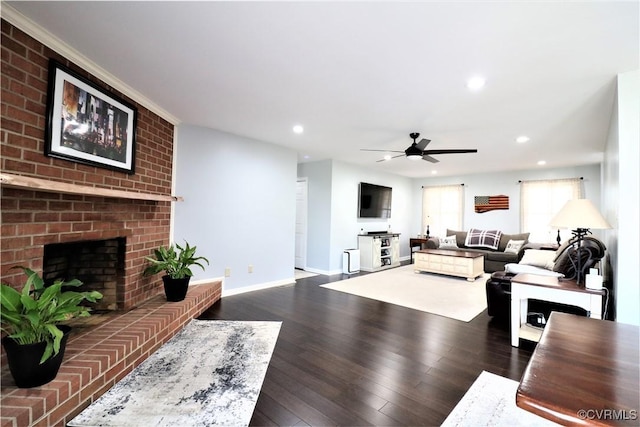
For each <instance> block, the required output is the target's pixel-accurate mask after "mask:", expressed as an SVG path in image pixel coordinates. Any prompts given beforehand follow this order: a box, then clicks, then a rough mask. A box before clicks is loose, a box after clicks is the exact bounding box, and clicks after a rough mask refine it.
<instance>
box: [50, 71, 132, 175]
mask: <svg viewBox="0 0 640 427" xmlns="http://www.w3.org/2000/svg"><path fill="white" fill-rule="evenodd" d="M136 119H137V110H136V108H135V107H134V106H133V105H131V104H129V103H128V102H127V101H125V100H124V99H120V98H117V97H115V96H114V95H112V94H109V93H107V92H106V91H105V90H104V89H101V88H100V87H98V86H97V85H96V84H94V83H92V82H90V81H88V80H87V79H85V78H83V77H82V76H80V75H79V74H77V73H75V72H73V71H72V70H70V69H69V68H67V67H65V66H63V65H62V64H60V63H58V62H57V61H55V60H53V59H52V60H50V61H49V92H48V100H47V126H46V134H45V144H44V154H45V155H47V156H50V157H58V158H61V159H66V160H71V161H74V162H79V163H84V164H88V165H93V166H98V167H102V168H107V169H113V170H117V171H121V172H125V173H128V174H133V173H134V172H135V154H136V146H135V134H136Z"/></svg>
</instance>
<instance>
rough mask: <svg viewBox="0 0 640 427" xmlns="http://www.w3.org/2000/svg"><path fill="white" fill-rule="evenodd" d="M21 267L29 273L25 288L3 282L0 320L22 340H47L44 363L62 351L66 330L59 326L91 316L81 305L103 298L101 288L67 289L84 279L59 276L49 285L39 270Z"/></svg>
mask: <svg viewBox="0 0 640 427" xmlns="http://www.w3.org/2000/svg"><path fill="white" fill-rule="evenodd" d="M14 268H20V269H22V271H23V272H24V273H25V274H26V275H27V281H26V282H25V284H24V286H23V288H22V292H18V291H17V290H15V289H13V288H12V287H11V286H8V285H5V284H1V285H0V305H1V306H2V311H1V312H0V320H1V323H2V330H3V331H5V332H7V334H8V336H9V337H10V338H12V339H14V340H15V341H16V342H18V343H19V344H34V343H38V342H43V341H44V342H46V343H47V347H46V349H45V351H44V353H43V354H42V358H41V359H40V363H43V362H44V361H45V360H47V359H48V358H50V357H51V356H53V355H55V354H58V352H59V351H60V341H61V340H62V335H63V333H62V331H61V330H60V329H59V328H58V327H57V326H56V325H58V324H60V323H62V322H64V321H66V320H69V319H72V318H74V317H87V316H90V314H91V313H90V311H91V309H90V308H89V307H85V306H81V305H79V304H80V303H81V302H82V301H84V300H87V301H89V302H96V301H97V300H99V299H100V298H102V294H101V293H100V292H97V291H89V292H76V291H70V290H63V289H64V288H67V287H78V286H81V285H82V282H81V281H79V280H77V279H74V280H70V281H68V282H65V281H63V280H56V281H55V282H54V283H53V284H52V285H50V286H47V287H45V286H44V280H42V278H41V277H40V276H39V275H38V273H36V272H35V271H33V270H31V269H29V268H26V267H14Z"/></svg>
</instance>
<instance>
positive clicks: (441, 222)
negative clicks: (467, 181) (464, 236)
mask: <svg viewBox="0 0 640 427" xmlns="http://www.w3.org/2000/svg"><path fill="white" fill-rule="evenodd" d="M463 201H464V187H463V186H462V185H442V186H435V187H422V230H423V231H426V229H427V225H428V226H429V231H430V235H431V236H439V237H446V236H445V233H446V230H447V228H449V229H451V230H460V229H461V228H462V213H463V211H464V210H463Z"/></svg>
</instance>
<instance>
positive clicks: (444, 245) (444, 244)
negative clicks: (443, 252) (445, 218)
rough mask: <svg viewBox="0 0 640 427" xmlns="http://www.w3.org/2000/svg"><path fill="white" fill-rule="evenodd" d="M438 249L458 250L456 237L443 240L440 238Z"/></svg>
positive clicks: (452, 236)
mask: <svg viewBox="0 0 640 427" xmlns="http://www.w3.org/2000/svg"><path fill="white" fill-rule="evenodd" d="M438 247H439V248H440V249H458V243H457V241H456V236H455V235H451V236H447V237H445V238H440V246H438Z"/></svg>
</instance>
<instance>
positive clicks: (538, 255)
mask: <svg viewBox="0 0 640 427" xmlns="http://www.w3.org/2000/svg"><path fill="white" fill-rule="evenodd" d="M555 257H556V253H555V252H554V251H545V250H543V249H527V250H525V251H524V256H523V257H522V259H521V260H520V264H524V265H533V266H534V267H540V268H544V269H546V270H553V266H554V259H555Z"/></svg>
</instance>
